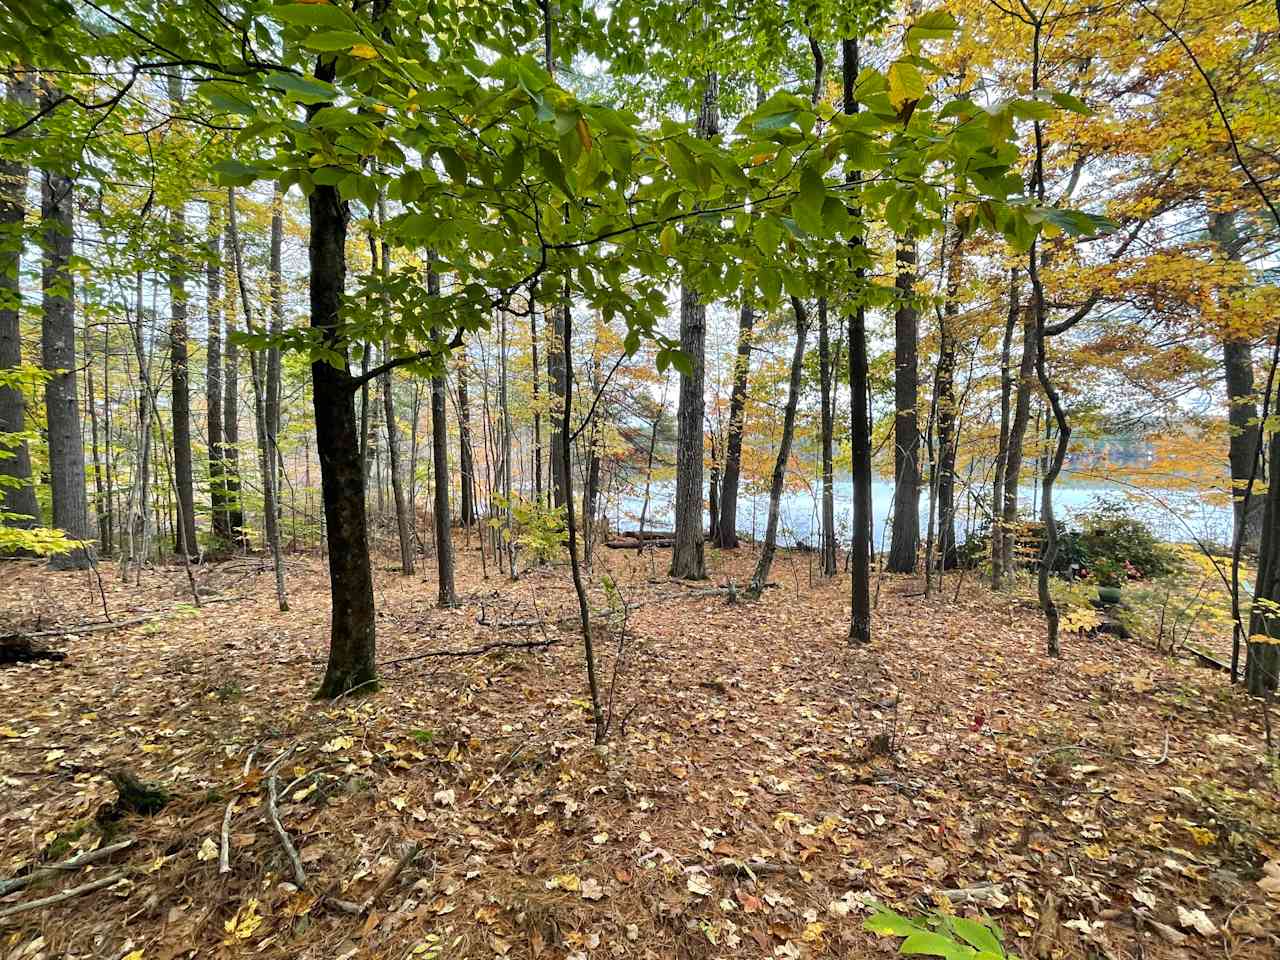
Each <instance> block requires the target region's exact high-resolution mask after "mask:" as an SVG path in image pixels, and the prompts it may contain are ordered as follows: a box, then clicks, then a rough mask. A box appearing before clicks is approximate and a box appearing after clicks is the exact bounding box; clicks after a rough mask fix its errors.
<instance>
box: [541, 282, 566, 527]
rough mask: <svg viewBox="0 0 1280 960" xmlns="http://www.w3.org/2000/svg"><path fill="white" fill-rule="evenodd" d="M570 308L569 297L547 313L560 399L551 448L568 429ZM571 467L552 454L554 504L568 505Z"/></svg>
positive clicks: (550, 373)
mask: <svg viewBox="0 0 1280 960" xmlns="http://www.w3.org/2000/svg"><path fill="white" fill-rule="evenodd" d="M570 309H571V308H570V306H569V301H568V299H567V298H566V299H565V300H563V301H562V302H561V303H559V304H557V305H556V306H555V307H553V308H552V309H551V310H550V311H548V317H547V320H548V324H549V325H550V326H551V330H550V331H549V333H550V337H549V342H548V344H547V380H548V381H549V382H550V384H551V394H552V396H553V397H554V398H555V401H556V402H555V405H554V406H553V408H552V411H551V449H552V450H556V451H558V450H559V449H560V447H561V446H562V445H563V444H562V434H563V433H564V431H565V429H566V428H565V425H564V392H565V377H566V375H567V370H566V368H565V359H564V354H565V350H566V349H567V344H566V343H565V339H564V331H565V327H566V326H567V325H568V324H569V323H571V322H572V320H571V318H569V317H567V316H566V314H568V312H569V310H570ZM567 469H568V468H566V467H565V465H564V464H563V463H562V462H561V458H560V457H559V456H553V457H552V458H551V503H552V506H556V507H563V506H564V503H565V497H566V495H567V494H566V491H567V490H568V487H569V476H570V474H569V473H568V472H567Z"/></svg>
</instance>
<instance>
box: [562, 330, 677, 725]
mask: <svg viewBox="0 0 1280 960" xmlns="http://www.w3.org/2000/svg"><path fill="white" fill-rule="evenodd" d="M564 316H565V326H564V345H565V355H564V359H565V364H564V369H565V377H564V406H563V407H561V408H560V415H561V417H560V423H561V431H560V456H559V460H560V469H561V470H562V471H563V472H564V475H565V477H569V476H570V475H571V474H570V470H571V469H572V457H571V454H570V449H571V447H572V444H573V438H572V436H571V435H570V430H569V415H570V412H571V411H572V410H573V355H572V348H573V339H572V337H573V316H572V314H570V313H569V311H568V310H566V311H565V315H564ZM699 495H701V491H699ZM564 509H565V527H566V532H567V534H568V537H569V568H570V571H571V573H572V575H573V592H574V594H575V596H576V597H577V599H578V623H579V624H580V625H581V627H582V649H583V656H584V657H585V659H586V661H587V690H588V692H589V693H590V694H591V719H592V726H593V728H594V731H595V743H596V745H597V746H599V745H600V744H602V743H604V741H605V736H606V733H607V730H606V728H605V717H604V713H603V712H602V710H601V708H600V682H599V680H598V679H597V678H596V654H595V647H594V645H593V643H592V637H591V608H590V607H589V606H588V604H587V588H586V585H585V584H584V583H583V581H582V568H581V566H580V565H579V563H578V524H577V521H576V518H575V517H574V510H573V497H572V495H570V496H569V497H568V498H567V499H566V500H565V505H564Z"/></svg>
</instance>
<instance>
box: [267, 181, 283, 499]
mask: <svg viewBox="0 0 1280 960" xmlns="http://www.w3.org/2000/svg"><path fill="white" fill-rule="evenodd" d="M283 246H284V194H283V193H282V192H281V190H280V184H278V183H277V184H276V185H275V193H274V194H273V196H272V200H271V254H270V256H271V259H270V261H269V262H268V265H267V270H268V289H269V293H270V297H271V325H270V334H271V342H270V343H269V344H268V345H267V396H266V415H267V437H268V439H269V440H270V449H269V452H270V454H271V464H272V468H273V469H274V470H275V473H276V478H275V483H274V484H273V487H274V489H275V495H276V509H277V511H278V510H280V487H281V485H282V484H283V482H284V469H283V460H282V458H281V456H280V423H281V419H280V412H281V389H282V384H283V371H282V369H281V365H280V338H281V337H282V336H283V335H284V267H283V249H282V248H283Z"/></svg>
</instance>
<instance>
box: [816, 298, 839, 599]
mask: <svg viewBox="0 0 1280 960" xmlns="http://www.w3.org/2000/svg"><path fill="white" fill-rule="evenodd" d="M834 369H835V368H834V367H833V365H832V356H831V333H830V330H829V329H828V324H827V298H826V297H821V298H819V300H818V379H819V381H820V384H821V392H822V398H821V406H822V409H821V420H822V431H821V432H822V437H821V445H822V540H821V544H820V549H819V558H820V566H821V570H822V575H823V576H824V577H834V576H835V575H836V499H835V457H834V455H833V452H832V448H833V446H834V443H835V437H834V434H835V397H834V393H835V390H834V386H835V385H834V383H833V382H832V381H833V379H834V378H833V376H832V374H833V372H834Z"/></svg>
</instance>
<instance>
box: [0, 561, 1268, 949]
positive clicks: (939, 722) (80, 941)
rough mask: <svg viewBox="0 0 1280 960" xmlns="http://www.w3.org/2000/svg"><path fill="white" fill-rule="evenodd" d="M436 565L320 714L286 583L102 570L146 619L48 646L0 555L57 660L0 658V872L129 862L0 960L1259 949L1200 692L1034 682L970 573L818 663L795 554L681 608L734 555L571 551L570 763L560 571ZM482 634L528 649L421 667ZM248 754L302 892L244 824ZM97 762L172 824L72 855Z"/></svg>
mask: <svg viewBox="0 0 1280 960" xmlns="http://www.w3.org/2000/svg"><path fill="white" fill-rule="evenodd" d="M458 546H459V553H460V563H459V582H458V588H459V595H460V596H461V598H462V603H461V605H460V606H459V607H457V608H455V609H449V610H441V609H438V608H437V607H436V606H435V603H434V598H435V584H434V574H435V570H434V565H433V564H432V562H431V560H430V559H427V560H425V561H422V563H421V568H420V570H419V573H418V575H417V576H415V577H411V578H406V577H401V576H399V575H398V574H397V573H396V572H395V571H394V570H393V569H391V568H390V566H389V565H390V563H391V561H390V560H388V559H386V558H381V559H380V560H379V570H378V573H377V599H378V616H379V660H380V662H381V664H382V667H381V671H382V675H383V684H382V688H381V690H380V691H379V692H378V693H376V694H374V695H371V696H363V697H359V698H356V697H348V698H346V699H343V700H341V701H339V702H337V703H316V702H314V701H312V700H311V699H310V698H311V694H312V693H313V692H314V690H315V688H316V686H317V684H318V681H319V678H320V675H321V673H322V671H323V667H324V660H325V655H326V644H327V631H328V627H327V624H328V603H329V598H328V591H327V581H326V579H325V577H324V572H323V569H324V568H323V566H322V563H321V561H320V560H319V558H316V557H294V558H292V559H291V560H290V562H289V570H288V580H289V600H290V605H291V609H290V611H289V612H288V613H284V614H282V613H279V612H277V611H276V609H275V602H274V595H273V589H272V578H271V576H270V573H269V571H267V570H265V569H263V568H262V567H261V565H260V562H259V561H258V560H257V559H254V558H245V559H240V560H236V561H231V562H227V563H224V564H219V565H214V566H211V567H208V568H204V569H201V570H199V571H198V573H197V577H198V580H199V583H200V585H201V589H202V592H205V593H206V594H207V597H206V600H207V602H206V603H205V604H204V605H203V606H202V608H201V609H198V610H197V609H195V608H194V607H193V606H192V604H191V601H190V595H189V593H188V591H187V585H186V576H185V573H184V572H183V570H182V568H180V567H176V566H175V567H172V568H168V569H157V570H150V571H148V572H146V573H145V574H144V575H143V578H142V583H141V586H140V587H138V586H134V585H132V584H131V585H127V586H126V585H124V584H121V583H120V582H119V581H118V579H117V571H116V568H115V567H114V565H113V564H110V563H104V564H103V565H102V573H103V578H104V586H105V592H106V602H107V605H108V607H109V609H110V611H111V615H112V617H113V618H114V619H116V620H120V621H126V622H127V621H131V620H133V621H136V620H137V619H138V618H144V617H150V618H152V619H149V620H146V621H145V622H141V623H138V622H135V623H133V624H132V625H130V626H123V627H122V628H120V629H118V630H114V631H111V632H88V631H86V630H83V629H82V631H81V632H77V631H76V630H75V625H77V624H81V625H83V624H86V623H89V622H92V621H99V620H101V619H102V598H101V597H100V596H99V593H98V588H97V585H96V583H95V582H94V581H93V580H92V578H89V577H87V576H86V575H85V574H83V573H79V574H70V573H51V572H49V571H48V570H46V569H45V568H44V567H43V566H42V565H39V564H36V563H28V562H8V563H5V564H3V565H0V576H3V578H4V583H5V586H4V589H3V591H2V595H0V633H5V632H11V631H18V630H28V631H34V630H50V629H56V630H65V631H66V634H67V635H65V636H53V637H51V638H50V639H48V640H47V641H45V642H48V643H50V644H51V645H52V646H54V647H55V648H57V649H60V650H64V651H65V652H66V653H67V657H66V659H65V660H64V661H62V662H41V663H31V664H20V665H13V666H8V667H4V668H0V884H2V883H3V879H4V878H6V877H13V876H17V875H20V874H22V873H24V872H26V871H27V870H28V869H29V868H30V867H31V865H32V864H33V863H36V862H38V861H40V860H42V859H43V860H63V859H65V858H67V857H70V856H72V855H74V854H75V853H77V852H78V851H83V850H89V849H92V848H95V847H97V846H99V845H106V844H108V843H110V842H113V841H118V840H120V839H122V838H123V839H128V838H133V839H134V841H135V842H134V843H133V844H132V845H131V846H128V847H126V848H124V849H122V850H121V851H120V852H118V853H116V854H114V855H112V856H111V857H109V858H105V859H103V860H101V861H99V862H97V863H95V864H93V865H92V866H91V867H89V868H87V869H82V870H80V871H78V872H75V871H66V872H60V873H56V874H55V875H53V876H52V877H45V878H42V879H40V880H38V881H37V882H35V883H33V884H32V885H31V886H30V887H28V888H27V889H25V890H22V891H19V892H16V893H12V894H9V895H8V896H3V897H0V955H3V956H7V957H13V958H35V957H95V958H98V957H103V958H112V960H121V958H128V960H163V958H170V957H179V956H193V955H194V956H211V957H216V956H235V955H244V956H251V955H256V956H263V957H302V958H325V960H336V958H347V957H396V958H449V960H456V958H473V957H474V958H489V957H518V958H543V957H545V958H564V957H572V958H611V957H636V958H675V957H687V958H702V957H853V958H859V957H878V956H887V955H889V954H892V953H894V952H895V951H896V949H897V941H895V940H893V939H880V938H877V937H874V936H873V935H871V934H869V933H866V932H864V931H863V926H862V925H863V921H864V920H865V918H866V916H867V914H868V909H869V908H868V904H869V903H870V902H871V901H877V902H882V903H886V904H891V905H894V906H895V907H897V908H898V909H899V910H901V911H903V912H909V913H911V914H913V915H920V914H921V913H922V912H927V911H930V910H937V909H939V908H941V909H943V910H951V911H954V912H957V913H961V914H968V915H978V914H981V913H987V914H989V915H990V916H992V917H993V918H995V919H996V920H997V921H998V922H999V923H1000V924H1001V925H1002V926H1003V928H1004V929H1005V931H1006V932H1007V934H1008V942H1009V946H1010V949H1011V952H1013V953H1016V954H1018V955H1020V956H1022V957H1024V958H1045V960H1048V958H1057V957H1065V958H1076V957H1079V958H1084V957H1090V958H1095V957H1096V958H1126V960H1128V958H1143V960H1173V958H1187V960H1190V958H1202V957H1219V956H1221V957H1230V958H1234V960H1251V958H1264V957H1266V958H1274V957H1275V956H1277V950H1278V949H1280V913H1278V910H1280V899H1277V897H1280V891H1277V889H1276V888H1277V887H1280V878H1277V877H1276V876H1275V875H1274V874H1272V873H1268V872H1267V867H1266V866H1265V865H1266V864H1267V863H1268V862H1269V861H1270V862H1271V867H1270V869H1271V870H1274V869H1275V868H1276V866H1277V865H1276V864H1275V861H1277V860H1278V859H1280V770H1278V768H1277V766H1276V765H1275V764H1274V763H1273V762H1269V761H1268V760H1267V759H1266V757H1265V754H1264V749H1263V728H1262V720H1261V714H1260V710H1259V705H1258V703H1257V702H1256V701H1252V700H1250V699H1249V698H1247V697H1246V696H1244V695H1243V694H1242V693H1241V692H1240V691H1239V690H1238V689H1233V688H1232V687H1230V685H1229V684H1228V683H1227V679H1226V678H1225V677H1224V676H1223V675H1221V674H1220V673H1217V672H1214V671H1210V670H1206V669H1203V668H1201V667H1198V666H1196V665H1195V663H1194V662H1193V661H1190V660H1178V659H1173V658H1170V657H1167V656H1158V655H1156V654H1155V653H1154V652H1152V651H1150V650H1148V649H1144V648H1142V647H1140V646H1138V645H1136V644H1134V643H1133V642H1131V641H1125V640H1120V639H1117V638H1116V637H1113V636H1108V635H1096V636H1079V635H1072V636H1068V637H1066V638H1065V642H1064V649H1063V656H1062V658H1061V659H1060V660H1053V659H1049V658H1048V657H1046V656H1044V655H1043V646H1044V644H1043V621H1042V618H1041V617H1040V615H1039V613H1038V612H1037V611H1036V610H1035V609H1034V607H1033V605H1032V604H1031V602H1030V601H1029V600H1027V599H1025V598H1017V597H1009V596H994V595H992V594H991V593H990V592H989V591H988V590H986V589H985V588H983V587H982V586H981V585H975V584H973V583H972V579H970V582H969V583H967V584H963V585H962V586H961V589H960V590H959V591H958V592H953V591H954V590H955V586H956V584H955V581H954V578H950V579H949V581H948V585H947V589H946V592H945V595H942V596H938V595H935V596H934V597H933V598H928V599H926V598H924V597H923V596H921V595H920V584H919V582H918V581H917V580H916V579H913V578H892V577H891V578H886V579H885V580H884V581H883V582H882V584H881V586H880V590H879V597H878V606H877V610H876V615H875V625H874V629H875V642H874V644H873V645H872V646H871V647H870V648H866V649H851V648H850V647H848V646H847V644H846V631H847V628H848V627H847V625H848V621H849V601H848V592H847V591H848V587H847V579H846V578H843V577H842V578H837V579H836V580H835V581H830V582H821V581H818V582H813V583H811V581H810V572H809V571H810V558H809V557H808V556H805V555H787V554H783V555H781V556H780V557H779V560H778V562H777V563H776V565H775V567H774V570H775V576H776V578H777V581H778V585H777V587H776V588H774V589H771V590H768V591H766V592H765V595H764V597H763V599H762V600H760V601H759V602H756V603H748V602H745V601H741V600H740V601H739V602H738V603H736V604H731V603H728V602H727V600H726V597H725V596H724V595H722V594H716V595H711V594H707V593H705V592H703V593H700V592H699V591H705V589H706V588H707V587H708V586H710V585H714V584H715V583H722V582H724V581H725V580H726V579H727V578H730V577H732V578H733V579H734V580H736V582H738V583H743V582H744V581H745V580H746V579H747V577H748V575H749V572H750V569H751V564H752V563H753V562H754V553H753V551H752V550H751V549H749V548H744V549H742V550H740V551H738V552H736V554H720V553H718V552H716V551H710V553H709V556H710V566H711V568H712V576H713V580H712V582H711V584H680V583H674V582H671V581H669V580H667V579H666V578H665V576H664V574H665V570H666V566H667V562H668V554H667V552H666V551H658V552H657V553H656V554H653V555H644V556H637V555H635V554H634V553H631V552H626V553H623V552H619V551H609V550H602V551H601V552H600V553H601V555H600V556H599V557H598V558H597V565H596V570H595V571H594V576H593V582H594V583H596V584H597V586H596V587H595V588H593V595H594V604H593V605H594V606H596V607H597V608H605V607H608V606H610V603H611V601H610V597H608V596H606V591H605V590H603V589H601V588H600V587H599V586H598V584H599V583H600V582H601V574H602V573H603V572H604V567H605V566H606V565H607V567H608V568H609V570H610V575H611V577H612V580H613V582H615V583H616V585H617V586H616V592H613V591H610V593H611V594H612V604H613V606H614V608H615V609H616V608H617V606H618V603H619V602H620V600H625V601H626V602H627V603H629V604H641V602H642V601H652V602H645V603H643V604H642V605H639V606H636V607H635V609H633V610H630V611H629V613H628V615H627V618H626V631H625V640H624V642H623V644H622V650H623V658H622V663H621V664H620V665H617V666H616V669H615V654H616V651H617V649H618V642H619V641H618V637H619V630H618V629H617V625H616V624H615V625H614V626H612V627H611V626H609V625H608V624H607V623H605V622H601V623H600V631H599V633H598V635H597V640H596V643H597V649H598V652H599V659H600V663H601V671H600V672H601V676H602V683H603V685H604V686H605V690H606V694H608V691H609V689H610V687H611V686H616V690H615V692H614V696H613V704H612V713H613V718H614V722H613V727H614V729H613V731H612V733H611V741H610V746H609V749H608V750H607V751H599V750H596V749H594V748H593V747H592V738H591V725H590V712H589V702H588V700H587V691H586V682H585V672H584V667H583V658H582V652H581V643H580V639H579V636H578V634H577V633H576V632H575V627H574V625H573V624H572V622H564V623H563V624H561V625H557V624H556V623H555V622H554V621H555V619H556V617H559V616H562V615H564V614H570V613H572V612H573V610H574V609H575V608H574V606H573V601H572V588H571V586H570V581H569V577H568V575H567V571H566V570H565V569H564V568H563V567H555V568H543V569H539V570H535V571H532V572H529V573H527V574H526V575H524V576H523V577H521V578H520V580H519V581H517V582H514V583H512V582H509V581H507V580H505V579H504V578H501V577H499V576H497V575H495V572H494V570H493V567H492V562H490V565H489V571H488V572H489V574H490V575H489V577H488V579H484V578H483V577H482V573H481V566H480V563H479V556H478V554H477V553H476V551H475V547H474V540H473V541H472V544H471V547H470V548H469V549H468V548H466V547H465V546H464V544H463V542H462V540H461V538H459V540H458ZM215 601H216V602H215ZM600 619H601V620H602V621H603V620H605V619H606V618H600ZM539 620H541V621H542V622H543V625H542V626H538V625H533V626H512V625H510V622H511V621H517V622H524V623H526V624H528V623H529V622H530V621H535V622H536V621H539ZM494 642H501V643H505V644H534V645H538V646H534V647H532V648H529V649H516V648H512V647H504V648H497V649H492V650H489V651H487V652H485V653H483V654H475V655H466V656H430V655H429V654H430V653H431V652H435V651H444V650H450V651H460V650H467V649H474V648H481V647H484V646H486V645H489V644H493V643H494ZM543 644H546V646H541V645H543ZM290 751H291V752H290ZM281 758H283V759H281ZM273 762H277V764H278V765H277V766H276V767H275V770H276V783H277V785H278V788H279V796H280V801H279V805H278V812H279V817H280V820H281V822H282V825H283V828H284V829H285V830H286V831H287V833H288V835H289V837H290V838H291V840H292V842H293V844H295V845H296V847H297V848H298V850H299V861H300V865H301V866H302V869H303V870H304V871H305V880H306V883H305V886H302V887H301V888H300V885H299V884H298V883H297V882H296V880H295V878H294V877H293V874H292V871H291V868H290V865H289V861H288V860H287V859H286V856H285V854H284V852H283V845H282V843H281V842H280V841H279V839H278V836H277V834H276V832H275V831H274V829H273V827H272V825H271V823H270V819H269V817H268V816H267V814H266V812H265V807H266V805H267V804H266V796H267V794H268V793H269V789H268V788H269V785H270V781H271V779H272V777H271V774H270V772H269V766H270V765H271V764H272V763H273ZM120 767H126V768H128V769H129V770H131V771H132V772H133V773H135V774H137V775H138V776H139V777H140V778H142V780H144V781H147V782H151V783H155V784H159V785H161V786H162V787H163V788H164V789H165V790H166V791H168V793H169V795H170V800H169V802H168V804H167V805H166V806H165V807H164V808H163V809H162V810H161V811H160V812H159V813H157V814H155V815H152V816H147V817H143V816H134V815H131V816H128V817H125V818H124V819H122V820H118V821H116V822H112V823H109V824H108V826H107V828H106V830H105V832H106V833H107V837H106V838H104V835H103V834H104V828H103V827H102V826H100V825H98V823H97V822H96V821H95V816H96V815H98V814H99V812H100V811H101V810H102V809H103V808H104V807H109V806H110V804H111V803H112V801H114V800H115V798H116V789H115V787H113V786H112V783H111V781H110V780H109V779H108V778H107V777H106V776H105V774H106V772H107V771H111V770H115V769H118V768H120ZM229 804H231V806H230V808H229ZM228 809H230V816H229V819H226V823H227V827H226V836H227V841H228V866H229V870H228V872H226V873H224V874H220V873H219V853H220V851H219V847H220V846H221V843H222V840H221V838H222V835H223V823H224V818H226V817H227V811H228ZM415 844H416V845H418V852H417V854H416V856H409V857H406V856H405V854H406V852H409V853H412V851H413V846H412V845H415ZM402 862H403V863H404V866H403V869H402V870H400V872H399V873H396V870H397V866H398V865H399V864H401V863H402ZM118 871H119V872H121V873H122V876H121V877H120V879H119V880H118V881H116V882H114V883H111V884H110V885H105V886H101V887H100V888H99V889H97V890H95V891H93V892H89V893H86V894H84V895H82V896H77V897H74V898H72V899H68V900H66V901H64V902H61V903H58V904H56V905H53V906H49V907H47V908H44V909H40V910H30V911H26V912H22V913H17V914H15V915H12V916H5V911H7V910H10V909H12V908H13V907H14V906H15V905H18V904H23V903H27V902H29V901H31V900H32V899H34V898H36V897H42V896H48V895H53V894H56V893H58V892H59V891H64V890H67V889H69V888H72V887H74V886H77V885H79V884H83V883H86V882H89V881H92V880H96V879H103V880H109V879H110V878H111V877H113V875H115V874H116V872H118ZM1269 877H1270V879H1268V878H1269ZM0 889H3V888H2V887H0ZM1268 890H1270V891H1271V892H1270V893H1269V892H1268ZM947 891H950V892H949V893H948V892H947ZM367 898H371V899H372V901H373V902H372V904H371V905H369V908H368V909H367V911H366V912H363V913H360V912H359V911H360V910H361V908H362V907H363V906H364V901H365V900H366V899H367ZM337 901H345V902H346V903H347V907H346V909H345V910H344V909H343V907H342V905H341V904H340V903H338V902H337ZM348 911H357V913H354V914H353V913H351V912H348Z"/></svg>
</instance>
